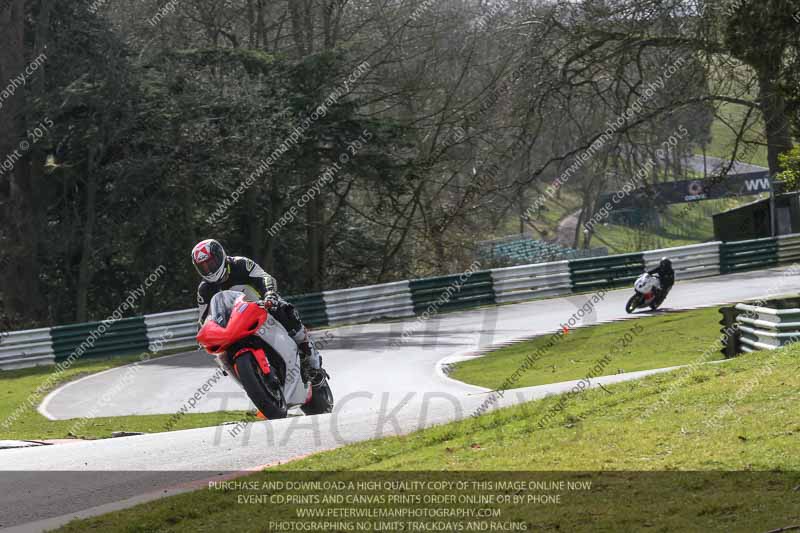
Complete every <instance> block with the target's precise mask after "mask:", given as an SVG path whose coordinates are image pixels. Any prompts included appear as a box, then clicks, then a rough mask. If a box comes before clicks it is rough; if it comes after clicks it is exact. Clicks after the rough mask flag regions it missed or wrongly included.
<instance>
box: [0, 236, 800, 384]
mask: <svg viewBox="0 0 800 533" xmlns="http://www.w3.org/2000/svg"><path fill="white" fill-rule="evenodd" d="M662 257H669V258H670V259H671V260H672V264H673V267H674V268H675V275H676V278H677V279H678V280H681V279H692V278H699V277H705V276H715V275H718V274H726V273H729V272H738V271H743V270H750V269H758V268H767V267H771V266H775V265H777V264H787V263H793V262H797V261H800V234H796V235H785V236H781V237H777V238H769V239H758V240H753V241H740V242H730V243H720V242H711V243H705V244H695V245H691V246H681V247H678V248H666V249H663V250H650V251H646V252H643V253H639V254H625V255H611V256H604V257H595V258H586V259H573V260H570V261H557V262H553V263H540V264H536V265H522V266H514V267H509V268H496V269H493V270H488V271H486V270H484V271H477V272H471V271H467V272H464V273H463V274H456V275H451V276H441V277H436V278H425V279H416V280H411V281H397V282H393V283H383V284H380V285H370V286H366V287H356V288H352V289H341V290H333V291H325V292H322V293H316V294H303V295H299V296H286V299H287V300H288V301H290V302H292V303H294V304H295V306H297V308H298V311H299V312H300V314H301V316H302V317H303V320H304V321H305V322H306V323H307V324H309V325H311V326H330V325H340V324H356V323H360V322H368V321H370V320H376V319H385V318H399V317H410V316H414V315H420V314H422V313H425V312H426V311H427V310H428V309H429V308H430V307H431V306H433V307H435V308H436V311H437V312H444V311H451V310H458V309H469V308H473V307H478V306H482V305H492V304H505V303H513V302H522V301H525V300H533V299H537V298H550V297H554V296H562V295H566V294H571V293H575V292H588V291H593V290H598V289H600V288H609V287H628V286H631V285H632V284H633V281H634V280H635V279H636V277H638V276H639V275H640V274H641V273H642V272H643V271H644V270H645V268H653V267H655V265H656V264H658V261H659V260H660V259H661V258H662ZM787 316H788V315H787ZM765 321H766V322H769V321H768V320H767V319H765ZM797 321H798V322H800V317H798V320H797ZM789 324H791V323H789ZM99 325H100V323H99V322H97V323H92V324H74V325H67V326H57V327H54V328H42V329H36V330H30V331H18V332H13V333H10V334H8V335H6V336H0V370H7V369H13V368H23V367H28V366H36V365H41V364H52V363H53V362H54V361H56V360H62V359H64V358H66V357H69V355H70V354H71V353H72V352H73V351H75V350H76V349H77V348H78V347H79V346H80V345H81V343H83V342H84V341H86V340H87V338H88V337H89V336H90V334H91V332H92V331H93V330H96V329H97V327H98V326H99ZM753 326H759V324H749V325H748V324H743V328H748V327H750V328H751V329H753V330H754V331H755V329H761V330H764V331H766V333H761V332H757V333H753V334H752V335H751V337H750V339H749V340H750V341H752V342H751V344H750V345H746V342H747V341H746V340H744V338H743V341H742V342H743V348H744V347H748V346H749V347H750V348H751V349H754V348H758V345H755V344H753V343H759V344H761V345H764V346H768V345H771V344H770V342H772V343H773V344H774V343H775V342H778V341H780V340H781V339H786V338H787V337H786V336H781V335H777V336H776V335H770V333H774V332H777V333H779V334H782V333H788V332H790V330H787V329H786V328H787V327H788V328H791V327H794V326H791V325H790V326H786V324H783V325H781V326H780V327H778V328H768V327H762V328H753ZM760 326H764V324H760ZM743 331H744V329H743ZM196 332H197V309H196V308H191V309H184V310H181V311H170V312H166V313H157V314H152V315H146V316H144V317H135V318H127V319H122V320H119V321H117V322H115V323H114V324H112V325H111V327H110V328H109V329H108V330H107V331H106V332H105V333H104V334H102V335H99V336H97V338H96V339H94V343H93V346H91V347H89V346H86V348H87V349H86V354H85V355H88V356H89V357H107V356H113V355H123V354H127V353H141V352H143V351H146V350H148V348H149V349H151V350H152V351H163V350H172V349H180V348H195V347H197V343H196V342H195V334H196ZM756 336H758V338H755V337H756ZM744 337H745V338H746V335H745V336H744ZM775 339H777V340H775Z"/></svg>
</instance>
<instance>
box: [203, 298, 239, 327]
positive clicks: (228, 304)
mask: <svg viewBox="0 0 800 533" xmlns="http://www.w3.org/2000/svg"><path fill="white" fill-rule="evenodd" d="M241 295H242V293H241V292H239V291H220V292H218V293H217V294H215V295H214V297H213V298H211V302H210V303H209V304H208V317H209V318H210V319H211V320H213V321H214V322H216V323H217V324H219V325H220V326H222V327H223V328H224V327H226V326H227V325H228V321H229V320H230V319H231V311H233V305H234V304H235V303H236V299H237V298H238V297H239V296H241Z"/></svg>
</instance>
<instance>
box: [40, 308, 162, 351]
mask: <svg viewBox="0 0 800 533" xmlns="http://www.w3.org/2000/svg"><path fill="white" fill-rule="evenodd" d="M92 332H95V335H94V336H92ZM50 335H51V336H52V339H53V353H54V354H55V358H56V361H62V360H64V359H67V358H68V357H69V356H70V355H71V354H72V353H73V352H74V353H75V354H76V356H77V357H81V358H84V357H105V356H108V355H110V354H114V355H129V354H134V353H143V352H146V351H147V345H148V342H147V326H145V322H144V317H143V316H138V317H134V318H123V319H120V320H117V321H116V322H111V323H109V325H107V326H105V325H104V323H103V322H89V323H87V324H70V325H68V326H56V327H54V328H52V329H51V330H50ZM81 347H82V348H81Z"/></svg>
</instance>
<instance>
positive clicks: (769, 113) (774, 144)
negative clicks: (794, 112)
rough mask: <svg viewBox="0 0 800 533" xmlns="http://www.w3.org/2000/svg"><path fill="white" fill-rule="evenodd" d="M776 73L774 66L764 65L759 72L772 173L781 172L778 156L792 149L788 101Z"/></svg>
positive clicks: (760, 99)
mask: <svg viewBox="0 0 800 533" xmlns="http://www.w3.org/2000/svg"><path fill="white" fill-rule="evenodd" d="M774 73H775V68H774V67H763V68H762V69H760V70H759V73H758V86H759V96H758V99H759V104H760V106H761V112H762V114H763V115H764V130H765V133H766V137H767V160H768V161H769V171H770V174H775V173H777V172H780V167H779V165H778V156H779V155H780V154H782V153H784V152H786V151H788V150H791V149H792V140H791V137H790V134H789V121H788V120H787V118H786V101H785V100H784V98H783V95H781V93H780V91H779V90H778V87H777V84H776V81H775V80H776V76H775V75H774Z"/></svg>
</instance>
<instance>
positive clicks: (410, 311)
mask: <svg viewBox="0 0 800 533" xmlns="http://www.w3.org/2000/svg"><path fill="white" fill-rule="evenodd" d="M322 296H323V299H324V300H325V311H326V313H327V315H328V324H329V325H335V324H347V323H354V322H368V321H370V320H374V319H376V318H399V317H407V316H414V303H413V302H412V300H411V288H410V287H409V282H408V281H398V282H395V283H386V284H384V285H372V286H369V287H356V288H354V289H341V290H338V291H325V292H323V293H322Z"/></svg>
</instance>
